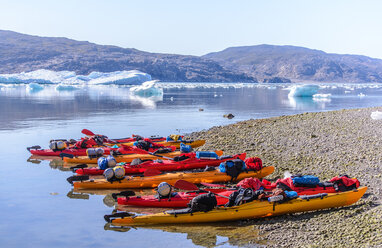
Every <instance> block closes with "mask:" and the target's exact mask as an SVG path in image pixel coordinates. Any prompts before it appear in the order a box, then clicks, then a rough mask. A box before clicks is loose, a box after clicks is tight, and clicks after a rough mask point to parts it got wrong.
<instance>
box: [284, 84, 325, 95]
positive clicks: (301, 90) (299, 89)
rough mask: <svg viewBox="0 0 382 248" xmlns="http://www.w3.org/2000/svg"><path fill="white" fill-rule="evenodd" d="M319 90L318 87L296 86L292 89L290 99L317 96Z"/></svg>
mask: <svg viewBox="0 0 382 248" xmlns="http://www.w3.org/2000/svg"><path fill="white" fill-rule="evenodd" d="M318 89H319V86H318V85H314V84H313V85H309V84H305V85H295V86H293V87H292V88H291V91H290V92H289V94H288V97H312V96H313V95H315V94H317V91H318Z"/></svg>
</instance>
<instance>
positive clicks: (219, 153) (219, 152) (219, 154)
mask: <svg viewBox="0 0 382 248" xmlns="http://www.w3.org/2000/svg"><path fill="white" fill-rule="evenodd" d="M215 153H216V154H217V155H218V156H219V157H220V156H221V155H223V153H224V152H223V151H222V150H216V151H215Z"/></svg>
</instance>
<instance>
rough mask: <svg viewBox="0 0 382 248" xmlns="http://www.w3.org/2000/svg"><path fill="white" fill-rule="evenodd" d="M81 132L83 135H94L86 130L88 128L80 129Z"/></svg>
mask: <svg viewBox="0 0 382 248" xmlns="http://www.w3.org/2000/svg"><path fill="white" fill-rule="evenodd" d="M81 133H83V134H85V135H88V136H93V135H95V134H94V133H93V132H92V131H90V130H88V129H82V131H81Z"/></svg>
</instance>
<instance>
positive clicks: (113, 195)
mask: <svg viewBox="0 0 382 248" xmlns="http://www.w3.org/2000/svg"><path fill="white" fill-rule="evenodd" d="M119 196H124V197H129V196H135V192H134V191H131V190H126V191H122V192H119V193H112V194H111V197H113V199H114V200H117V198H118V197H119Z"/></svg>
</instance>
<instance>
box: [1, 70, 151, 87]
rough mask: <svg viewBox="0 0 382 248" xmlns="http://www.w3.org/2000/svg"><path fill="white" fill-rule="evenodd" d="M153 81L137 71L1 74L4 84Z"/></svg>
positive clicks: (132, 82)
mask: <svg viewBox="0 0 382 248" xmlns="http://www.w3.org/2000/svg"><path fill="white" fill-rule="evenodd" d="M149 80H151V76H150V75H149V74H147V73H144V72H140V71H137V70H131V71H115V72H92V73H90V74H89V75H77V74H76V73H75V72H74V71H51V70H45V69H41V70H36V71H32V72H22V73H15V74H0V83H3V84H24V83H25V84H29V83H39V84H60V83H62V84H65V85H68V84H71V85H73V84H74V85H76V84H77V85H78V84H80V85H81V84H86V83H87V84H97V85H98V84H117V85H136V84H141V83H143V82H145V81H149Z"/></svg>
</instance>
